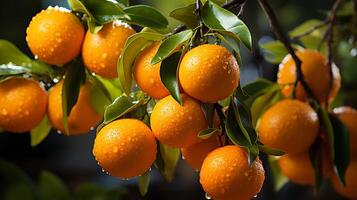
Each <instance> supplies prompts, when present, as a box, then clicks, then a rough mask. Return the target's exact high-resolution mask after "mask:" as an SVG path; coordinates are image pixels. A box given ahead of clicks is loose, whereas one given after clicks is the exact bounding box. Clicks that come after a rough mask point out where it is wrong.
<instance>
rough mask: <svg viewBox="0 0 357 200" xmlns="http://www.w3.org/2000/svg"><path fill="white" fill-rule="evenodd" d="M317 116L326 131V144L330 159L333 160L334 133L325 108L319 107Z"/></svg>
mask: <svg viewBox="0 0 357 200" xmlns="http://www.w3.org/2000/svg"><path fill="white" fill-rule="evenodd" d="M318 115H319V119H320V120H321V123H322V125H323V127H324V128H325V130H326V134H327V138H328V142H329V145H330V147H329V149H330V154H331V155H330V156H331V159H332V160H335V133H334V130H333V126H332V122H331V120H330V118H329V114H328V112H327V111H326V110H325V108H323V107H319V110H318Z"/></svg>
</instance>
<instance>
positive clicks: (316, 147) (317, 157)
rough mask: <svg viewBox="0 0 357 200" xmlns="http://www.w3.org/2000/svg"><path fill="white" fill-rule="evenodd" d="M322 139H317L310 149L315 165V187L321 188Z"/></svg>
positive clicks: (311, 160)
mask: <svg viewBox="0 0 357 200" xmlns="http://www.w3.org/2000/svg"><path fill="white" fill-rule="evenodd" d="M320 149H321V141H320V140H315V142H314V143H313V144H312V145H311V147H310V149H309V157H310V162H311V164H312V166H313V167H314V176H315V188H316V189H319V188H320V187H321V184H322V179H323V169H322V154H321V151H320Z"/></svg>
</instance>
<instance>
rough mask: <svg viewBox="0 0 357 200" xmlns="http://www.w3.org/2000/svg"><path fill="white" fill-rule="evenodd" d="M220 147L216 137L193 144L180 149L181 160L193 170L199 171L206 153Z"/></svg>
mask: <svg viewBox="0 0 357 200" xmlns="http://www.w3.org/2000/svg"><path fill="white" fill-rule="evenodd" d="M218 147H220V143H219V138H218V136H216V135H213V136H211V137H210V138H208V139H206V140H202V141H201V142H199V143H196V144H193V145H191V146H189V147H186V148H182V149H181V153H182V158H183V159H184V160H185V161H186V162H187V163H188V164H189V165H190V167H192V168H193V169H195V170H200V169H201V166H202V163H203V160H204V159H205V158H206V156H207V155H208V153H210V152H211V151H213V150H214V149H216V148H218Z"/></svg>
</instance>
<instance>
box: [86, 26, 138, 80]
mask: <svg viewBox="0 0 357 200" xmlns="http://www.w3.org/2000/svg"><path fill="white" fill-rule="evenodd" d="M134 33H135V31H134V30H133V29H132V28H130V27H129V26H127V25H117V24H116V23H115V22H112V23H109V24H106V25H104V27H103V28H102V29H101V30H100V31H99V32H98V33H91V32H90V31H89V30H88V31H87V33H86V35H85V38H84V42H83V47H82V58H83V62H84V65H85V66H86V67H87V68H88V69H89V70H90V71H91V72H94V73H96V74H98V75H100V76H102V77H104V78H109V79H111V78H116V77H117V76H118V73H117V62H118V58H119V56H120V54H121V51H122V49H123V47H124V45H125V42H126V40H127V39H128V37H130V36H131V35H133V34H134Z"/></svg>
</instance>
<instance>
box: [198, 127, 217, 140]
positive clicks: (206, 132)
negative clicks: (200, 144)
mask: <svg viewBox="0 0 357 200" xmlns="http://www.w3.org/2000/svg"><path fill="white" fill-rule="evenodd" d="M217 133H219V129H217V128H208V129H205V130H202V131H200V132H199V133H198V135H197V136H198V137H199V138H200V139H203V140H205V139H208V138H210V137H211V136H213V135H215V134H217Z"/></svg>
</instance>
